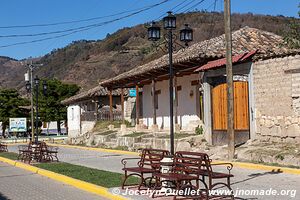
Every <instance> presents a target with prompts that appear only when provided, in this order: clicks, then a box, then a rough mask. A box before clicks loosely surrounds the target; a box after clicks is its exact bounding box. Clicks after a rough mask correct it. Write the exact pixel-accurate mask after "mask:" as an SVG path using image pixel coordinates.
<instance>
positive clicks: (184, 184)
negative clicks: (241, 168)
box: [154, 151, 233, 199]
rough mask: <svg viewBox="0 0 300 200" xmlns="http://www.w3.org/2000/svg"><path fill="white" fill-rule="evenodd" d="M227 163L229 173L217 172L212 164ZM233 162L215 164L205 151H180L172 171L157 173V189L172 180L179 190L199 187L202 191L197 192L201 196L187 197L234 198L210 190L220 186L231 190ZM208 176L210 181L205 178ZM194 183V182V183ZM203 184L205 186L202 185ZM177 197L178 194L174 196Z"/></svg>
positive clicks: (187, 196)
mask: <svg viewBox="0 0 300 200" xmlns="http://www.w3.org/2000/svg"><path fill="white" fill-rule="evenodd" d="M216 165H225V166H227V170H228V171H229V172H228V173H222V172H216V171H214V170H213V168H212V166H216ZM232 167H233V166H232V164H231V163H216V164H213V163H212V161H211V159H210V158H209V156H208V155H207V154H205V153H199V152H187V151H178V152H176V153H175V155H174V160H173V168H172V170H171V172H170V173H159V172H157V173H155V174H154V177H155V178H156V184H155V189H159V188H161V187H162V182H170V183H172V184H169V185H170V186H171V187H173V188H174V189H176V190H177V191H179V190H186V189H190V190H193V189H197V190H198V189H199V190H200V191H201V192H200V193H197V195H199V196H189V195H186V196H185V198H186V199H190V198H192V199H193V198H199V199H210V198H218V197H220V198H226V199H228V198H229V199H232V198H233V196H232V195H228V194H226V195H223V196H217V195H209V190H212V189H218V187H224V186H225V189H226V190H229V191H231V187H230V178H231V177H233V175H232V174H231V173H230V171H231V169H232ZM205 177H208V183H207V182H206V180H205ZM215 179H227V183H224V182H219V181H218V182H215V183H213V180H215ZM193 183H194V184H193ZM202 185H203V186H204V187H202ZM174 199H176V196H174Z"/></svg>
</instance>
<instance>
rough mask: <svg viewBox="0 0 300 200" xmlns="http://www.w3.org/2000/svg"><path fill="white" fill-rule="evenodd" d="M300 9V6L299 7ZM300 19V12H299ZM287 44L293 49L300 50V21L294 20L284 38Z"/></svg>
mask: <svg viewBox="0 0 300 200" xmlns="http://www.w3.org/2000/svg"><path fill="white" fill-rule="evenodd" d="M298 7H299V8H300V4H299V6H298ZM298 15H299V17H300V11H299V12H298ZM284 40H285V42H286V43H287V44H288V45H289V47H291V48H295V49H297V48H300V23H299V19H294V20H293V21H292V22H291V24H290V25H289V31H288V32H287V33H286V35H285V37H284Z"/></svg>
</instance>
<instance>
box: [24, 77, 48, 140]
mask: <svg viewBox="0 0 300 200" xmlns="http://www.w3.org/2000/svg"><path fill="white" fill-rule="evenodd" d="M34 85H35V111H36V119H35V138H34V142H35V143H36V144H37V143H38V135H39V129H38V127H39V85H40V79H39V78H38V76H36V77H35V78H34ZM47 87H48V86H47V83H46V81H43V94H44V95H46V92H47ZM31 89H32V88H31V84H30V82H29V81H27V82H26V90H27V92H30V90H31ZM31 128H33V127H31ZM32 139H33V138H32Z"/></svg>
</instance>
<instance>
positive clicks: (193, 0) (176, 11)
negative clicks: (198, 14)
mask: <svg viewBox="0 0 300 200" xmlns="http://www.w3.org/2000/svg"><path fill="white" fill-rule="evenodd" d="M195 1H196V0H192V1H191V2H189V3H187V4H186V5H184V6H183V7H181V8H179V9H177V10H175V11H174V12H175V13H178V12H179V11H180V10H182V9H184V8H185V7H187V6H189V5H190V4H192V3H194V2H195Z"/></svg>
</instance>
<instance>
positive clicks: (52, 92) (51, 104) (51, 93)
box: [34, 79, 79, 133]
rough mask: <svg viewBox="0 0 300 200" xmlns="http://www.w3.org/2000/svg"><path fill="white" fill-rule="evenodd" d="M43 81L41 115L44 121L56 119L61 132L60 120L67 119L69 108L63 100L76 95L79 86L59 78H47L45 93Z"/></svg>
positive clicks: (40, 91)
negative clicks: (63, 81) (66, 82)
mask: <svg viewBox="0 0 300 200" xmlns="http://www.w3.org/2000/svg"><path fill="white" fill-rule="evenodd" d="M42 82H43V81H41V85H40V87H39V116H40V117H41V120H42V121H44V122H51V121H56V122H57V130H58V132H59V133H60V132H61V129H60V122H61V121H63V120H67V108H66V106H64V105H62V104H61V101H62V100H64V99H66V98H69V97H71V96H73V95H75V94H76V93H77V92H78V90H79V87H78V86H77V85H75V84H64V83H62V82H61V81H59V80H57V79H52V80H46V82H47V86H48V88H47V93H46V94H43V87H42ZM34 98H35V97H34ZM34 102H35V101H34Z"/></svg>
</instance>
